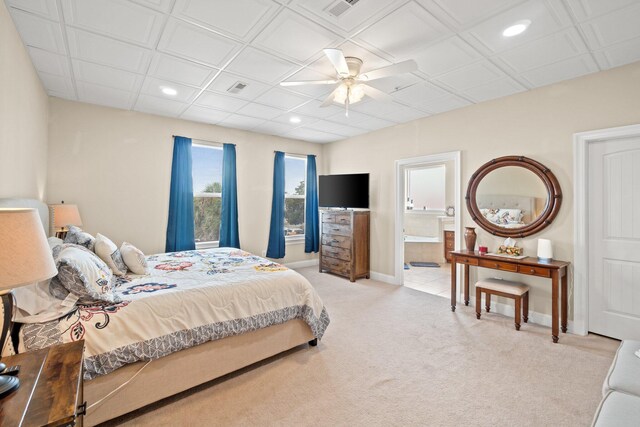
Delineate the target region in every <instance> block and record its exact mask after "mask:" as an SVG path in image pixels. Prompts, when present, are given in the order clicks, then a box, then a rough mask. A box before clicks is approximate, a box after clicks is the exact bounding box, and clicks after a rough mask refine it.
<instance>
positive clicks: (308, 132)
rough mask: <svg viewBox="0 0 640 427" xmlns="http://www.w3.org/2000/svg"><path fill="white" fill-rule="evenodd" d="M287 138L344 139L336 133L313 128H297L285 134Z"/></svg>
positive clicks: (326, 140) (317, 140) (318, 140)
mask: <svg viewBox="0 0 640 427" xmlns="http://www.w3.org/2000/svg"><path fill="white" fill-rule="evenodd" d="M285 136H286V137H287V138H295V139H302V140H305V141H311V142H332V141H339V140H341V139H344V137H342V136H340V135H334V134H331V133H328V132H319V131H317V130H313V129H306V128H297V129H294V130H292V131H291V132H289V133H287V134H286V135H285Z"/></svg>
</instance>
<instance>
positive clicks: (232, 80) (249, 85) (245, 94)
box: [207, 73, 270, 100]
mask: <svg viewBox="0 0 640 427" xmlns="http://www.w3.org/2000/svg"><path fill="white" fill-rule="evenodd" d="M237 83H242V84H244V85H246V86H245V88H244V89H242V90H241V91H240V92H238V93H231V92H229V89H230V88H231V87H233V86H235V85H236V84H237ZM269 88H270V86H269V85H266V84H264V83H260V82H258V81H255V80H252V79H249V78H247V77H240V76H237V75H235V74H231V73H220V74H219V75H218V76H217V77H216V78H215V80H214V81H213V82H212V83H211V84H210V85H209V87H208V88H207V90H211V91H215V92H219V93H222V94H224V95H229V96H233V97H236V98H242V99H247V100H253V99H255V98H256V97H258V96H260V95H262V94H263V93H265V92H266V91H268V90H269Z"/></svg>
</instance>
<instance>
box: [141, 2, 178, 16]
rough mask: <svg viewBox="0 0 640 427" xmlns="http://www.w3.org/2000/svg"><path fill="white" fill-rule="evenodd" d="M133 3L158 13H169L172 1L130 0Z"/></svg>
mask: <svg viewBox="0 0 640 427" xmlns="http://www.w3.org/2000/svg"><path fill="white" fill-rule="evenodd" d="M131 1H132V2H134V3H138V4H141V5H143V6H147V7H150V8H152V9H155V10H159V11H160V12H165V13H166V12H170V11H171V5H172V4H173V1H174V0H131Z"/></svg>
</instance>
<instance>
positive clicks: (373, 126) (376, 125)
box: [358, 116, 395, 131]
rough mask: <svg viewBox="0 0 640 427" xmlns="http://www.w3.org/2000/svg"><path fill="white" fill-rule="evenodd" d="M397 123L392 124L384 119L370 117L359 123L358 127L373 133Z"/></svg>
mask: <svg viewBox="0 0 640 427" xmlns="http://www.w3.org/2000/svg"><path fill="white" fill-rule="evenodd" d="M394 125H395V123H393V122H390V121H388V120H384V119H379V118H377V117H370V116H369V117H368V118H367V119H366V120H362V121H359V122H358V127H359V128H360V127H361V128H363V129H366V130H369V131H372V130H378V129H382V128H386V127H390V126H394Z"/></svg>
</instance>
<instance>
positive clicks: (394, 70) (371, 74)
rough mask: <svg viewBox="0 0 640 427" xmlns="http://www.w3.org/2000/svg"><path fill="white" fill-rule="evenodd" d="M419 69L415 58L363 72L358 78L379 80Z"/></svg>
mask: <svg viewBox="0 0 640 427" xmlns="http://www.w3.org/2000/svg"><path fill="white" fill-rule="evenodd" d="M417 69H418V64H416V61H414V60H413V59H409V60H408V61H402V62H398V63H397V64H393V65H389V66H387V67H382V68H378V69H376V70H371V71H367V72H366V73H362V74H360V75H359V76H358V80H362V81H371V80H377V79H382V78H385V77H391V76H395V75H397V74H404V73H410V72H412V71H416V70H417Z"/></svg>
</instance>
